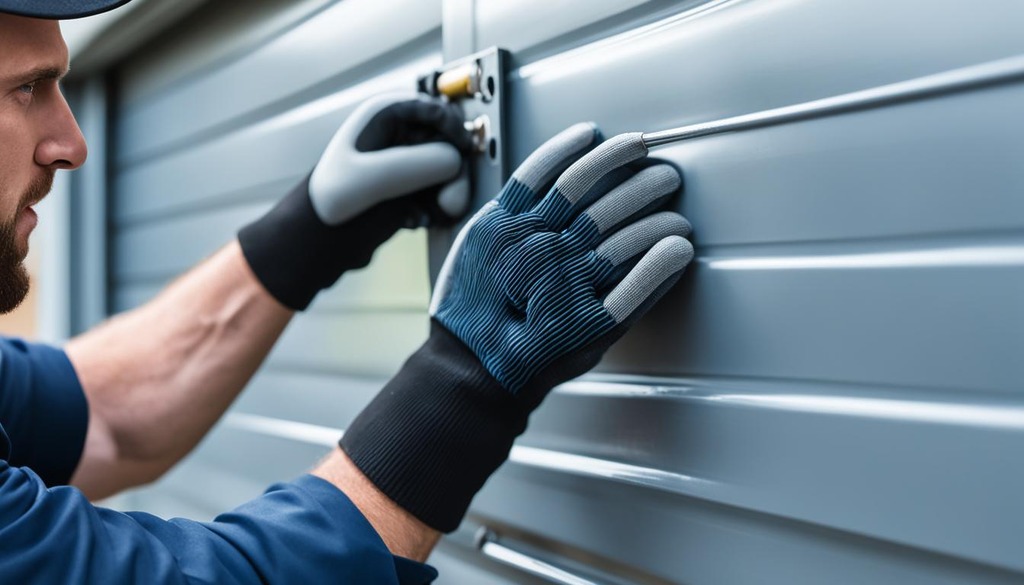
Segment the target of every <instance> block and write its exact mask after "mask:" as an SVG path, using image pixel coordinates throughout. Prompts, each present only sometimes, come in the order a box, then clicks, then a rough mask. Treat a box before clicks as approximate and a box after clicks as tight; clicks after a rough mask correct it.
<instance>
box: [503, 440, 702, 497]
mask: <svg viewBox="0 0 1024 585" xmlns="http://www.w3.org/2000/svg"><path fill="white" fill-rule="evenodd" d="M508 460H509V461H511V462H513V463H518V464H519V465H526V466H529V467H535V468H539V469H547V470H550V471H557V472H559V473H571V474H573V475H579V476H583V477H596V478H600V479H608V480H613V481H617V482H620V483H627V484H633V485H639V486H645V487H652V488H657V489H660V490H663V491H669V492H675V493H679V494H686V495H691V496H696V497H705V498H710V497H711V496H712V495H713V494H714V493H715V491H716V489H718V487H719V484H718V483H716V482H713V481H708V480H706V479H700V478H697V477H692V476H689V475H684V474H681V473H674V472H671V471H664V470H661V469H653V468H650V467H641V466H639V465H630V464H628V463H620V462H618V461H609V460H607V459H597V458H595V457H586V456H583V455H574V454H572V453H564V452H561V451H550V450H547V449H538V448H535V447H525V446H522V445H516V446H514V447H512V451H511V453H509V457H508Z"/></svg>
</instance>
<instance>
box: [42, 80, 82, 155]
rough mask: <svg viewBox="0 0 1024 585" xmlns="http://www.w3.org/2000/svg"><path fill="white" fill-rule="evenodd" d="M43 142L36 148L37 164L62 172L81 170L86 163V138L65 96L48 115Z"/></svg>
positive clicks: (57, 97)
mask: <svg viewBox="0 0 1024 585" xmlns="http://www.w3.org/2000/svg"><path fill="white" fill-rule="evenodd" d="M42 124H43V125H44V128H43V133H42V139H41V140H40V141H39V144H38V146H37V147H36V164H38V165H40V166H45V167H54V168H58V169H69V170H70V169H77V168H78V167H80V166H82V164H83V163H84V162H85V157H86V156H87V155H88V149H87V147H86V145H85V137H84V136H82V130H81V129H80V128H79V127H78V122H77V121H76V120H75V116H74V114H72V113H71V108H70V107H69V106H68V102H67V100H66V99H64V96H63V95H61V94H58V95H57V96H56V98H55V100H54V103H53V107H52V108H51V109H50V111H49V112H47V115H46V117H45V119H44V120H43V122H42Z"/></svg>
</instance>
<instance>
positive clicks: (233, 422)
mask: <svg viewBox="0 0 1024 585" xmlns="http://www.w3.org/2000/svg"><path fill="white" fill-rule="evenodd" d="M224 425H225V426H227V427H230V428H233V429H238V430H242V431H249V432H251V433H257V434H260V435H270V436H272V437H278V438H281V439H290V440H292V441H298V442H300V443H308V444H310V445H319V446H324V447H334V446H335V445H336V444H337V443H338V439H340V438H341V435H342V434H344V431H342V430H340V429H334V428H331V427H323V426H320V425H311V424H309V423H302V422H296V421H291V420H284V419H280V418H271V417H268V416H260V415H257V414H244V413H240V412H232V413H230V414H228V415H227V416H225V417H224Z"/></svg>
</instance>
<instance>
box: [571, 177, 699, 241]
mask: <svg viewBox="0 0 1024 585" xmlns="http://www.w3.org/2000/svg"><path fill="white" fill-rule="evenodd" d="M681 184H682V179H680V177H679V173H678V172H677V171H676V169H675V168H674V167H672V166H671V165H667V164H659V165H655V166H652V167H647V168H645V169H642V170H641V171H640V172H638V173H637V174H635V175H633V176H632V177H631V178H629V179H627V180H625V181H624V182H622V183H621V184H619V185H618V186H617V187H615V188H613V189H612V190H611V191H609V192H608V193H607V194H606V195H604V196H602V197H601V198H600V199H598V201H597V202H596V203H594V204H593V205H591V206H590V207H588V208H587V209H586V211H584V212H583V213H581V214H580V215H578V216H577V217H576V219H575V220H574V221H573V224H572V226H571V227H570V228H569V229H570V230H571V231H574V232H575V233H577V234H580V235H581V236H582V237H583V238H585V239H586V240H588V241H597V240H600V239H602V238H603V237H604V236H605V235H607V234H609V233H611V232H612V230H614V229H615V228H616V227H618V226H620V225H622V224H623V223H626V222H628V221H630V220H632V219H634V218H636V217H638V216H640V215H642V214H644V212H646V211H648V210H649V209H651V208H653V207H655V206H657V205H658V204H659V203H661V202H663V201H664V200H665V199H667V198H668V197H669V196H670V195H672V194H673V193H675V192H676V191H677V190H678V189H679V187H680V185H681ZM652 244H653V242H652Z"/></svg>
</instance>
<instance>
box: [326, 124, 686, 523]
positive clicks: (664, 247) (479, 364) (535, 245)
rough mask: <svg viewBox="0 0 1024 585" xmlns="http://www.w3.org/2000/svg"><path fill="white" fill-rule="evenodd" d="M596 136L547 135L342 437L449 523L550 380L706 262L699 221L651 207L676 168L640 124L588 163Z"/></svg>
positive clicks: (361, 460)
mask: <svg viewBox="0 0 1024 585" xmlns="http://www.w3.org/2000/svg"><path fill="white" fill-rule="evenodd" d="M597 140H598V136H597V131H596V129H595V128H594V127H593V126H592V125H589V124H579V125H576V126H573V127H571V128H569V129H568V130H566V131H564V132H562V133H561V134H559V135H558V136H556V137H555V138H553V139H551V140H549V141H548V142H547V143H545V144H544V145H543V146H541V147H540V149H538V150H537V151H536V152H534V153H533V154H532V155H531V156H530V157H529V158H528V159H527V160H526V162H524V163H523V165H522V166H520V167H519V169H518V170H516V172H515V174H514V175H513V176H512V179H511V180H510V181H509V182H508V183H507V184H506V185H505V187H504V189H503V190H502V192H501V193H500V194H499V196H498V197H497V199H495V200H494V201H491V202H490V203H488V204H487V205H485V206H484V207H483V208H482V209H481V210H480V211H479V212H478V213H477V214H476V215H475V216H474V217H473V218H472V219H471V220H470V221H469V223H468V224H467V225H466V227H465V229H463V230H462V232H461V233H460V234H459V236H458V237H457V238H456V241H455V243H454V245H453V246H452V249H451V251H450V253H449V255H448V257H447V260H446V261H445V264H444V266H443V267H442V269H441V273H440V275H439V277H438V282H437V284H436V286H435V290H434V296H433V299H432V302H431V309H430V312H431V316H432V320H431V329H430V336H429V338H428V339H427V341H426V343H424V344H423V346H422V347H421V348H420V349H419V350H417V351H416V353H415V354H413V355H412V357H410V358H409V360H408V361H407V362H406V363H405V364H404V365H403V367H402V369H401V370H400V371H399V372H398V374H397V375H396V376H395V377H394V378H393V379H392V380H391V381H390V382H389V383H388V384H387V386H385V388H384V389H383V390H382V391H381V392H380V394H379V395H378V396H377V397H376V398H375V399H374V400H373V401H372V402H371V403H370V405H369V406H367V408H366V409H365V410H364V411H363V412H362V413H361V414H360V415H359V416H358V417H357V418H356V420H355V421H354V422H353V423H352V425H351V426H350V427H349V429H348V430H347V431H346V433H345V435H344V437H342V439H341V441H340V445H341V447H342V448H343V449H344V450H345V452H346V453H347V454H348V456H349V457H350V458H351V459H352V461H353V462H354V463H355V464H356V466H357V467H359V468H360V470H362V472H363V473H364V474H365V475H366V476H367V477H368V478H369V479H370V481H372V482H373V483H374V484H375V485H376V486H377V487H378V488H379V489H380V490H381V491H383V492H384V493H385V494H387V496H388V497H390V498H391V499H392V500H394V501H395V502H396V503H398V504H399V505H400V506H402V507H403V508H405V509H406V510H407V511H409V512H411V513H412V514H413V515H415V516H416V517H418V518H419V519H420V520H422V521H423V522H425V523H426V524H428V525H430V526H432V527H434V528H436V529H438V530H441V531H446V532H447V531H451V530H454V529H455V528H457V527H458V524H459V522H460V520H461V518H462V516H463V515H464V514H465V511H466V509H467V508H468V506H469V503H470V501H471V500H472V498H473V496H474V495H475V494H476V492H477V491H478V490H479V489H480V487H482V485H483V483H484V481H485V480H486V479H487V478H488V477H489V476H490V474H491V473H493V472H494V470H495V469H497V467H498V466H499V465H501V463H502V462H503V461H504V460H505V459H506V458H507V456H508V453H509V449H510V448H511V446H512V442H513V440H514V439H515V437H516V436H518V435H519V434H521V433H522V432H523V431H524V430H525V429H526V423H527V418H528V417H529V414H530V412H531V411H533V409H534V408H536V407H537V406H538V405H539V404H540V402H541V400H543V398H544V397H545V396H546V395H547V393H548V391H550V390H551V389H552V388H553V387H554V386H556V385H558V384H560V383H562V382H565V381H567V380H569V379H571V378H573V377H575V376H578V375H580V374H582V373H584V372H586V371H587V370H589V369H590V368H592V367H593V366H594V365H596V364H597V362H598V360H599V359H600V358H601V356H602V355H603V354H604V352H605V351H606V350H607V349H608V347H610V346H611V344H612V343H614V342H615V341H616V340H617V339H619V338H620V337H621V336H622V335H623V334H624V333H625V332H626V330H627V329H629V327H630V326H631V325H632V324H633V323H635V322H636V321H637V320H638V319H639V318H640V317H641V316H642V315H643V314H644V313H646V312H647V310H648V309H649V308H650V307H651V306H652V305H653V304H654V303H655V302H656V301H657V300H658V299H659V298H660V297H661V296H662V295H663V294H664V293H665V292H666V291H667V290H668V289H669V288H670V287H671V286H672V285H673V284H674V283H675V282H676V281H677V280H678V278H679V276H680V275H681V274H682V272H683V269H684V268H685V267H686V265H687V264H688V263H689V262H690V260H691V259H692V258H693V247H692V246H691V245H690V243H689V242H688V241H687V240H686V239H685V238H684V236H686V235H688V234H689V231H690V226H689V223H688V222H687V221H686V220H685V219H684V218H683V217H682V216H680V215H678V214H676V213H672V212H667V211H663V212H660V213H655V212H654V210H655V209H656V208H657V207H658V205H659V204H661V203H664V202H665V200H666V199H667V198H668V197H669V196H671V195H672V194H673V193H674V192H675V191H677V190H678V189H679V187H680V183H681V181H680V177H679V174H678V173H677V171H676V170H675V169H674V168H673V167H672V166H669V165H667V164H655V165H651V164H644V163H647V162H649V161H645V160H643V159H644V158H645V157H646V155H647V148H646V147H645V146H644V145H643V142H642V141H641V138H640V134H638V133H637V134H623V135H620V136H616V137H614V138H612V139H610V140H608V141H607V142H604V143H603V144H601V145H599V146H597V148H595V149H594V150H593V151H591V152H589V154H586V155H585V156H582V158H579V157H580V156H581V155H584V153H586V152H587V151H588V150H590V149H591V148H593V146H594V143H595V142H596V141H597ZM577 158H579V160H577V161H576V162H575V163H574V164H572V166H569V168H568V170H566V171H565V172H564V173H561V171H562V170H563V169H565V168H566V167H567V166H568V165H569V164H570V163H572V161H574V160H576V159H577ZM559 173H561V176H560V177H558V180H557V182H555V183H554V187H553V188H552V189H550V190H548V189H547V187H548V186H549V185H550V184H551V182H552V181H554V179H555V177H556V176H558V175H559ZM545 192H546V193H547V195H545V196H543V197H541V194H543V193H545Z"/></svg>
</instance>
